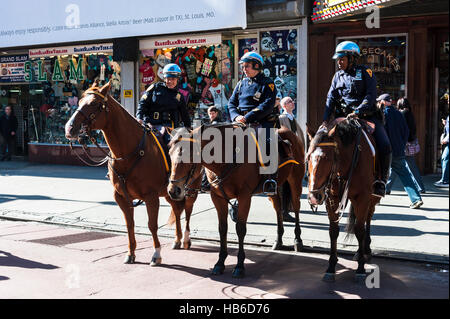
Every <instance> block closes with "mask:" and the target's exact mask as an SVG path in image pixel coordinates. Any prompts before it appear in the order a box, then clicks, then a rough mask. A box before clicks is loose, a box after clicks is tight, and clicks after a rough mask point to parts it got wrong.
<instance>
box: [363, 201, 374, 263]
mask: <svg viewBox="0 0 450 319" xmlns="http://www.w3.org/2000/svg"><path fill="white" fill-rule="evenodd" d="M374 212H375V205H374V204H371V205H370V208H369V216H368V218H367V221H366V238H365V241H364V243H365V246H364V258H366V262H370V260H371V259H372V249H370V244H371V242H372V239H371V238H370V223H371V221H372V217H373V213H374Z"/></svg>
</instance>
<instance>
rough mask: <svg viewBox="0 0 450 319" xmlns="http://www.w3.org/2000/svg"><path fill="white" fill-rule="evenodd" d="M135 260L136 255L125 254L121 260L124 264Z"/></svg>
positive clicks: (132, 262)
mask: <svg viewBox="0 0 450 319" xmlns="http://www.w3.org/2000/svg"><path fill="white" fill-rule="evenodd" d="M135 261H136V256H130V255H128V256H126V257H125V260H124V261H123V263H124V264H134V262H135Z"/></svg>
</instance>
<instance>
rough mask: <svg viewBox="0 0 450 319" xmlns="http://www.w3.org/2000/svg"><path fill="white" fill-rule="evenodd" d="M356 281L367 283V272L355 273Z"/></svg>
mask: <svg viewBox="0 0 450 319" xmlns="http://www.w3.org/2000/svg"><path fill="white" fill-rule="evenodd" d="M355 282H356V283H358V284H365V283H366V274H355Z"/></svg>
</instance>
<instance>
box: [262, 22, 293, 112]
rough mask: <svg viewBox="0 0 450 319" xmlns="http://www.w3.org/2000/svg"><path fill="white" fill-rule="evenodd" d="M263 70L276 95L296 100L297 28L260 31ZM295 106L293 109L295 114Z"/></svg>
mask: <svg viewBox="0 0 450 319" xmlns="http://www.w3.org/2000/svg"><path fill="white" fill-rule="evenodd" d="M260 36H261V39H260V43H261V55H262V56H263V59H264V69H263V72H264V74H265V75H266V76H267V77H270V78H271V79H272V80H273V81H274V84H275V86H276V87H277V90H278V93H277V97H279V98H283V97H286V96H289V97H291V98H292V99H293V100H294V102H295V103H296V101H297V30H296V29H291V30H274V31H266V32H261V34H260ZM296 111H297V108H295V109H294V114H296Z"/></svg>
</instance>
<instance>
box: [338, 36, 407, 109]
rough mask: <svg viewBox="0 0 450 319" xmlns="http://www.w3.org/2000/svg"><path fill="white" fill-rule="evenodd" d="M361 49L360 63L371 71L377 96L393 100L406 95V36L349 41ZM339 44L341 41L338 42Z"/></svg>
mask: <svg viewBox="0 0 450 319" xmlns="http://www.w3.org/2000/svg"><path fill="white" fill-rule="evenodd" d="M350 40H351V41H354V42H355V43H357V44H358V45H359V47H360V49H361V61H360V63H361V64H363V65H365V66H367V67H369V68H370V69H372V71H373V73H374V74H375V76H376V79H377V95H380V94H383V93H389V94H390V95H391V97H392V99H393V100H397V99H399V98H400V97H403V96H405V94H406V53H407V40H406V36H387V37H369V38H361V39H350ZM339 42H341V41H339Z"/></svg>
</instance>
